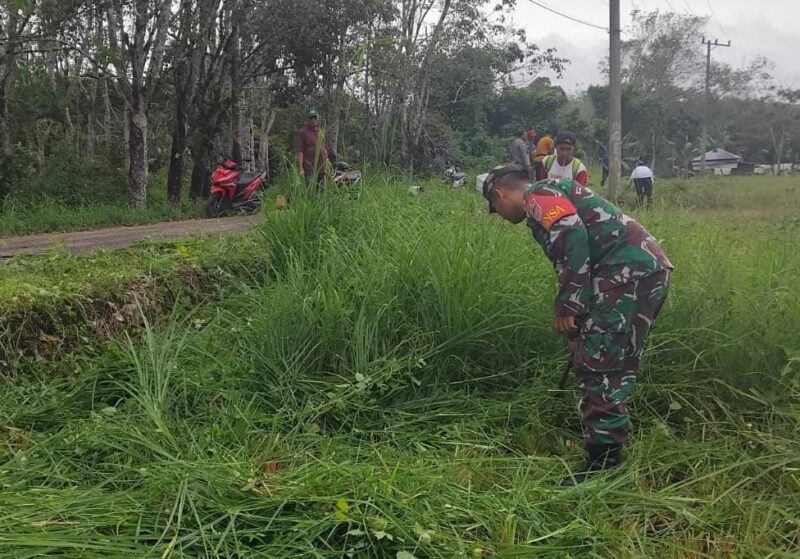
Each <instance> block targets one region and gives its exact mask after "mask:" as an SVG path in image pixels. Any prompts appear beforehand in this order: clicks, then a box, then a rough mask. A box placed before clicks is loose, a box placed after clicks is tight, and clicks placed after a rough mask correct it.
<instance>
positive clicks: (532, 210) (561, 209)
mask: <svg viewBox="0 0 800 559" xmlns="http://www.w3.org/2000/svg"><path fill="white" fill-rule="evenodd" d="M525 212H526V213H527V214H528V217H529V218H531V219H533V220H534V221H536V222H537V223H538V224H539V225H541V226H542V227H544V228H545V230H547V231H550V229H551V228H552V227H553V224H555V223H556V222H557V221H558V220H559V219H561V218H563V217H566V216H568V215H575V214H576V213H578V210H577V209H576V208H575V204H573V203H572V200H570V199H569V198H567V197H561V196H545V195H542V194H529V195H528V198H527V199H526V200H525Z"/></svg>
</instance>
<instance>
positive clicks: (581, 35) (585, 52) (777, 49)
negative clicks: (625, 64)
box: [515, 0, 800, 92]
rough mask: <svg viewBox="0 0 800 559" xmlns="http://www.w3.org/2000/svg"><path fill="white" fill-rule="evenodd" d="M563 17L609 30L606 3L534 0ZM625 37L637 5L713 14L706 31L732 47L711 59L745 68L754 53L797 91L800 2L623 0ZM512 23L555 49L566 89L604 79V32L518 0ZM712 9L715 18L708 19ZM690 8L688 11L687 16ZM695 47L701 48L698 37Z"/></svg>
mask: <svg viewBox="0 0 800 559" xmlns="http://www.w3.org/2000/svg"><path fill="white" fill-rule="evenodd" d="M537 2H539V3H540V4H545V5H547V6H550V7H552V8H553V9H556V10H558V11H560V12H563V13H565V14H567V15H570V16H573V17H576V18H578V19H581V20H584V21H587V22H589V23H593V24H596V25H600V26H603V27H608V17H609V16H608V1H607V0H569V1H566V0H537ZM621 3H622V29H623V35H622V36H623V39H624V38H625V28H626V27H628V26H629V25H630V13H631V10H633V9H634V8H635V7H636V8H639V9H640V10H643V11H651V10H655V9H660V10H662V11H678V12H684V13H694V14H697V15H701V16H711V19H710V21H709V23H708V27H707V33H708V36H709V37H711V38H712V39H717V38H718V39H719V40H720V42H727V41H728V39H730V40H731V43H732V46H731V48H719V49H715V50H714V52H713V54H712V56H713V57H714V59H715V60H721V61H724V62H727V63H729V64H733V65H734V66H743V65H745V64H746V63H747V62H748V61H750V60H752V59H753V58H755V57H756V56H758V55H763V56H766V57H767V58H769V59H770V60H771V61H772V62H773V63H774V65H775V67H774V69H773V70H772V73H773V75H774V76H775V78H776V79H777V80H778V82H779V83H780V84H781V85H783V86H788V87H793V88H800V56H798V49H800V1H798V0H756V1H753V0H622V2H621ZM517 4H518V6H517V9H516V14H515V24H516V25H517V26H518V27H522V28H524V29H525V30H526V32H527V34H528V40H530V41H532V42H534V43H536V44H537V45H539V47H541V48H548V47H556V48H557V49H558V53H559V55H560V56H562V57H564V58H568V59H569V60H570V61H571V64H569V66H568V67H567V69H566V71H565V72H564V76H563V78H562V79H561V80H555V83H558V84H560V85H561V86H562V87H564V88H565V89H566V90H567V91H570V92H573V91H576V90H580V89H585V88H586V86H588V85H590V84H593V83H602V82H603V81H605V80H604V78H603V77H602V76H601V74H600V71H599V70H598V62H599V61H600V60H601V59H602V58H603V57H604V56H606V54H607V52H608V33H607V32H606V31H603V30H601V29H595V28H592V27H588V26H586V25H581V24H579V23H575V22H572V21H570V20H568V19H566V18H564V17H561V16H559V15H556V14H553V13H551V12H548V11H547V10H545V9H543V8H540V7H539V6H536V5H534V4H533V3H532V2H530V0H517ZM712 9H713V15H712ZM690 10H691V12H690ZM697 48H698V49H700V50H702V49H703V48H704V47H703V45H702V44H700V37H698V38H697Z"/></svg>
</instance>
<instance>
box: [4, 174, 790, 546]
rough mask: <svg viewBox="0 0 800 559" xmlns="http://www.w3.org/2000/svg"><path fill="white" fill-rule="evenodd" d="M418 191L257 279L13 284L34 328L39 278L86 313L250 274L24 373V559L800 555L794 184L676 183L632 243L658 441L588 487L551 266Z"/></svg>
mask: <svg viewBox="0 0 800 559" xmlns="http://www.w3.org/2000/svg"><path fill="white" fill-rule="evenodd" d="M406 188H407V187H406V186H405V185H402V184H388V183H387V184H385V185H382V186H380V187H377V186H375V187H373V188H372V189H370V188H369V186H366V187H365V191H364V194H363V195H362V196H361V198H360V199H358V200H344V199H340V198H338V197H337V196H335V195H331V196H326V197H324V198H322V199H319V200H302V199H297V200H296V201H295V203H294V204H293V207H292V209H291V210H290V211H288V212H283V213H278V212H275V211H271V212H270V214H269V215H268V219H267V222H266V224H265V225H264V226H263V228H262V230H261V231H260V232H259V234H258V235H257V237H256V241H255V242H254V241H253V240H252V239H251V240H249V241H247V242H248V243H249V244H247V245H246V248H247V250H246V251H242V252H240V253H236V254H234V253H235V250H234V249H233V248H232V247H233V246H234V244H233V243H232V241H230V240H228V241H212V240H205V241H202V242H198V244H197V245H193V244H191V243H189V244H188V245H187V246H188V249H187V250H185V251H184V250H181V251H178V249H177V247H176V246H174V244H172V245H170V244H158V245H149V244H145V245H144V246H142V247H139V248H138V249H137V248H134V249H130V250H129V251H128V252H126V253H124V255H114V254H100V255H98V256H95V257H90V258H82V257H72V256H66V255H63V254H57V255H50V256H47V257H41V258H38V259H32V260H20V261H12V265H13V266H17V268H16V271H13V270H11V269H6V270H0V292H3V293H4V294H5V298H6V299H8V298H13V297H14V296H17V297H19V293H26V294H27V297H28V299H27V303H26V304H30V305H35V304H36V303H37V301H39V300H40V299H39V298H40V297H44V296H43V295H41V294H39V292H38V291H36V290H33V291H25V290H26V289H27V286H28V285H29V284H30V283H31V282H34V283H35V282H36V281H37V278H40V279H39V280H38V281H39V282H44V284H47V285H44V284H41V285H40V287H41V289H42V290H44V291H47V289H48V285H49V284H48V282H52V281H53V279H50V278H56V277H60V278H61V279H60V280H59V281H60V282H61V283H62V285H66V286H69V287H68V288H65V289H66V291H65V293H69V294H71V293H75V294H79V293H85V292H86V290H87V289H90V288H89V287H87V283H86V280H85V278H86V277H87V276H88V277H92V274H94V278H95V279H93V280H91V281H93V282H96V283H97V285H102V286H103V288H104V289H105V290H107V291H113V289H114V285H117V284H120V283H125V284H129V283H130V282H131V281H134V280H135V279H136V277H137V270H138V271H139V273H142V274H146V273H147V271H148V270H149V271H151V272H152V271H156V270H158V269H165V270H166V269H169V270H171V269H173V268H174V266H175V265H176V263H177V262H181V261H183V260H184V259H186V258H189V259H193V258H197V259H201V257H199V256H198V251H208V252H209V253H213V252H216V253H219V254H229V255H230V257H231V258H233V257H234V256H238V257H239V258H241V259H242V261H243V262H246V263H249V266H250V269H248V268H247V267H244V268H243V269H242V270H241V271H239V272H238V273H235V274H233V273H227V274H218V275H216V276H214V281H215V282H217V284H218V286H219V291H221V292H222V293H223V294H224V295H223V296H220V297H217V298H215V299H214V300H213V302H211V301H209V302H206V303H203V302H202V301H201V302H199V304H198V303H192V304H188V300H187V301H186V303H187V304H181V302H180V297H179V298H178V299H179V301H178V304H177V305H175V307H174V311H173V312H172V314H171V316H169V317H166V318H165V317H160V318H158V319H155V318H154V319H153V321H152V323H149V322H148V323H145V326H144V327H143V330H142V331H140V332H139V334H138V335H137V336H136V337H135V338H131V339H130V340H129V339H128V338H126V337H125V335H124V334H123V335H121V336H118V337H116V338H114V339H112V340H111V341H108V342H104V343H103V344H97V343H92V344H87V347H81V346H77V349H75V350H74V351H71V352H68V353H66V354H64V355H62V356H60V357H59V358H58V359H56V360H52V359H37V358H36V357H35V356H30V357H25V358H24V362H23V363H20V365H19V367H18V370H17V373H15V374H14V375H13V376H12V377H11V378H8V379H7V382H6V384H5V385H4V386H3V388H2V392H1V393H0V444H1V448H2V453H3V455H2V458H1V459H0V460H2V466H0V484H2V491H0V557H15V558H23V557H91V558H99V557H103V558H112V557H113V558H119V557H130V558H141V557H163V558H167V557H172V558H190V557H191V558H194V557H230V558H237V559H243V558H248V557H270V558H272V557H274V558H290V557H308V558H334V557H335V558H345V557H353V558H359V559H372V558H391V559H395V558H396V559H411V558H412V557H416V558H417V559H424V558H448V559H449V558H455V557H465V558H478V557H486V558H489V557H492V558H512V557H514V558H528V557H554V558H556V557H557V558H563V557H576V558H577V557H597V558H605V557H620V558H634V557H635V558H654V557H658V558H660V557H665V558H694V557H697V558H700V557H715V558H717V557H719V558H723V557H724V558H734V557H735V558H739V559H741V558H750V557H752V558H764V557H787V558H788V557H796V556H797V555H798V554H800V520H798V519H800V442H798V437H797V434H798V432H799V431H800V406H798V401H799V400H798V398H800V378H799V375H800V339H799V338H798V335H797V332H798V331H800V300H798V298H797V286H798V278H800V250H798V241H800V220H798V218H797V217H795V216H796V215H797V211H798V210H800V195H799V194H798V187H797V186H796V182H795V181H794V179H791V178H777V179H756V178H754V179H735V180H732V181H727V182H726V181H712V182H711V183H709V184H705V185H704V183H688V184H685V185H683V184H681V183H669V184H665V185H663V187H662V188H659V185H658V184H657V190H656V192H657V195H658V196H659V197H660V199H659V201H658V203H657V204H656V207H655V209H654V210H652V211H649V212H640V213H639V214H638V216H637V217H639V218H640V219H641V220H642V222H643V223H644V224H645V225H646V226H647V227H648V228H649V229H650V230H651V231H652V232H653V233H654V234H655V236H656V237H658V238H659V239H662V240H663V244H664V246H665V249H666V251H667V253H668V254H669V256H670V258H671V259H672V260H673V262H674V263H675V264H676V273H675V281H674V289H673V291H672V293H671V296H670V300H669V302H668V304H667V307H666V309H665V311H664V314H663V316H662V319H661V320H660V321H659V324H658V327H657V329H656V331H655V333H654V334H653V336H652V338H651V343H650V345H649V351H648V353H647V358H646V360H645V365H644V369H643V374H642V377H641V382H640V386H639V389H638V391H637V392H636V395H635V397H634V399H633V402H632V409H633V413H634V418H635V421H636V429H635V437H636V438H635V442H634V444H632V445H631V447H630V449H629V451H628V455H627V457H628V460H627V462H626V465H625V467H624V469H622V470H621V471H619V472H615V473H614V474H613V475H612V476H609V478H608V479H606V480H604V481H600V482H598V483H596V484H592V485H586V486H581V487H577V488H571V489H561V488H560V487H558V486H557V482H558V480H559V479H560V478H561V477H562V476H563V475H565V474H566V473H567V472H568V468H569V467H574V466H576V465H577V464H578V463H579V461H580V460H579V452H578V449H577V448H576V446H575V442H576V441H578V437H577V434H576V432H575V418H574V416H575V412H574V407H575V398H576V396H575V394H574V393H573V390H572V389H571V388H570V390H568V391H567V393H566V394H560V393H558V392H557V391H556V390H555V387H556V385H557V383H558V377H559V375H560V372H561V369H562V368H563V366H564V360H565V357H566V350H565V347H564V343H563V340H561V339H559V338H558V336H556V335H555V334H554V333H553V332H552V331H551V330H550V324H551V322H552V318H551V314H550V313H551V310H550V309H551V298H552V296H553V295H554V292H555V281H554V277H553V274H552V270H551V269H550V266H549V264H548V262H547V261H546V260H545V258H544V256H543V255H541V254H540V252H539V249H538V247H537V246H535V244H534V243H533V242H532V241H531V239H530V238H529V234H528V233H527V231H526V230H525V228H524V227H522V226H520V227H517V228H515V227H513V226H510V225H508V224H505V223H503V222H501V221H500V220H499V219H495V218H492V217H490V216H488V215H486V214H485V211H484V206H483V204H482V203H481V201H480V200H479V199H478V198H477V196H476V195H475V194H474V193H473V192H472V191H461V192H455V191H449V190H445V189H440V188H428V189H426V191H424V192H423V193H422V194H421V195H420V196H419V197H411V196H409V195H408V194H407V192H406ZM248 238H249V237H248ZM182 246H183V245H182ZM184 248H185V247H184ZM256 253H257V254H256ZM48 258H50V259H51V261H50V263H48V260H47V259H48ZM202 258H204V259H207V260H209V261H213V259H212V258H211V255H210V254H208V255H204V256H203V257H202ZM92 259H94V260H92ZM53 263H55V264H53ZM159 266H160V267H161V268H159ZM254 266H255V267H257V269H255V268H253V267H254ZM115 268H117V269H116V271H115ZM17 272H19V273H24V274H27V278H28V280H24V281H23V280H21V279H19V278H21V277H22V276H20V275H18V273H17ZM112 272H115V273H118V274H122V275H124V278H123V277H122V275H120V277H119V278H117V279H114V278H113V277H112ZM245 275H249V276H250V277H244V276H245ZM254 277H255V278H259V280H258V281H253V278H254ZM41 278H45V279H41ZM264 278H266V280H264ZM90 283H91V282H90ZM56 307H57V305H55V306H54V307H53V308H56ZM14 308H15V309H21V308H22V307H21V306H17V307H14ZM7 335H9V334H8V333H7V334H4V335H0V341H2V342H3V343H5V341H6V339H5V338H4V337H3V336H7ZM88 345H91V349H89V347H88Z"/></svg>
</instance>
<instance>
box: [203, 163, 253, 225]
mask: <svg viewBox="0 0 800 559" xmlns="http://www.w3.org/2000/svg"><path fill="white" fill-rule="evenodd" d="M266 181H267V171H262V172H260V173H246V172H243V171H242V170H241V169H239V164H238V163H236V162H235V161H232V160H230V159H228V160H226V161H224V162H223V163H221V164H220V165H219V167H217V168H216V169H215V170H214V172H213V173H212V174H211V193H210V194H209V196H208V202H206V215H207V216H208V217H222V216H225V215H232V214H248V215H249V214H254V213H256V212H258V210H260V209H261V198H260V197H259V195H258V190H259V188H260V187H261V185H262V184H265V183H266Z"/></svg>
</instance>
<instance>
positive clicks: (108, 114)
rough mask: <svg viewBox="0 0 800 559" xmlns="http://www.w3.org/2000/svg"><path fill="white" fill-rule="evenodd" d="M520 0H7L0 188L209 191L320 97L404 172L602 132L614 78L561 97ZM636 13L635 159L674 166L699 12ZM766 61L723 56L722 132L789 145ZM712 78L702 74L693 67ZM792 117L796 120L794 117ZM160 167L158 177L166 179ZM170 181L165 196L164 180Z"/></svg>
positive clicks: (679, 161)
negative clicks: (539, 136)
mask: <svg viewBox="0 0 800 559" xmlns="http://www.w3.org/2000/svg"><path fill="white" fill-rule="evenodd" d="M514 7H515V0H494V1H489V0H458V1H454V0H304V1H303V2H296V1H293V0H2V3H0V174H2V181H0V196H2V197H7V196H15V195H18V194H20V193H23V194H24V193H26V192H28V193H33V192H37V193H43V194H47V195H52V196H56V197H59V198H62V199H64V200H65V201H72V200H85V199H86V198H88V197H91V198H92V199H103V198H108V199H114V200H116V199H119V198H121V197H122V196H125V195H127V198H128V201H129V202H130V204H132V205H133V206H137V207H141V206H144V205H145V204H146V201H147V196H148V191H149V190H152V189H153V187H154V185H155V183H159V184H162V185H163V184H165V185H166V188H165V189H163V190H164V191H165V192H164V195H165V196H166V197H167V198H168V200H169V201H170V202H172V203H178V202H179V201H180V200H181V199H182V198H185V197H187V196H188V197H189V198H190V199H199V198H202V197H204V196H205V194H206V193H207V189H208V182H209V176H210V171H211V168H212V167H213V165H214V164H215V162H216V161H218V160H219V159H220V158H222V157H232V158H233V159H236V160H237V161H241V162H244V165H245V167H253V168H265V167H270V168H271V169H278V168H279V167H281V165H282V163H281V162H282V161H283V160H284V158H285V157H286V156H287V155H288V152H289V151H290V150H291V143H292V136H293V134H294V131H295V129H296V128H297V126H298V125H299V124H300V123H301V121H302V116H301V115H302V114H303V112H304V111H305V109H306V108H307V107H309V106H315V107H317V108H319V109H320V110H321V111H322V114H323V121H324V124H325V128H326V133H327V135H328V139H329V140H330V141H331V142H332V143H334V144H335V145H336V146H337V148H338V149H337V152H338V153H342V154H344V155H345V156H346V157H348V158H352V159H353V160H355V162H358V163H370V164H372V165H375V166H377V167H379V168H388V169H393V170H396V171H397V172H404V173H408V174H418V173H427V172H432V171H437V170H439V169H442V168H443V167H445V166H447V165H450V164H455V165H458V166H461V167H470V168H481V167H487V166H489V165H491V164H493V163H495V162H496V161H498V160H501V159H503V158H504V157H505V149H506V146H507V144H508V143H509V142H510V139H511V137H512V136H513V135H514V134H515V132H516V131H517V130H518V129H519V128H529V127H539V128H546V127H552V126H557V127H560V128H561V129H567V128H569V129H572V130H573V131H575V132H576V133H577V134H578V136H579V138H580V141H581V146H582V148H583V150H584V152H585V156H586V157H594V156H597V155H598V154H602V152H603V151H604V146H605V137H606V135H607V134H606V127H605V107H606V104H607V103H606V95H607V91H606V88H605V87H604V86H592V87H590V88H589V89H588V91H586V92H584V93H582V94H580V95H573V96H569V95H567V94H566V93H565V92H564V91H563V90H562V89H561V88H559V87H555V86H553V85H552V84H551V83H550V81H549V80H548V79H547V78H543V77H542V73H543V72H545V71H548V72H550V73H551V74H555V75H558V74H559V73H560V72H561V71H562V70H563V68H564V67H565V65H566V64H568V61H567V60H564V59H562V58H560V57H559V56H558V53H557V52H556V51H555V50H554V49H541V48H539V47H538V46H537V45H536V44H534V43H533V42H531V41H530V40H529V38H528V37H527V36H526V33H525V31H524V30H522V29H519V28H517V27H515V26H514V25H513V24H512V19H511V17H510V16H511V14H512V11H513V9H514ZM633 15H634V23H635V25H634V27H633V31H632V33H631V39H630V40H629V41H627V42H626V44H625V49H624V53H625V82H626V86H625V93H624V99H623V110H624V114H623V132H624V134H625V146H624V148H625V153H626V156H627V157H628V158H635V157H636V158H638V157H644V158H649V159H650V160H651V161H652V162H653V163H654V164H655V165H656V166H657V167H659V168H663V169H664V172H665V173H666V172H672V170H673V169H678V168H680V167H681V166H684V165H685V164H686V161H687V160H688V159H689V158H690V157H689V156H690V155H692V156H693V154H694V151H696V144H697V140H698V135H699V122H700V121H699V119H700V117H701V116H702V114H701V111H700V108H699V107H700V105H701V103H700V101H701V97H700V94H701V90H702V88H700V87H699V82H698V76H699V75H700V74H702V73H703V72H702V70H703V68H702V64H698V59H697V58H698V57H699V56H700V50H699V49H698V48H696V45H694V44H692V43H691V41H692V40H693V39H692V37H691V33H690V32H691V31H702V28H703V27H704V25H705V23H706V22H705V20H703V19H702V18H697V17H694V16H689V15H682V14H675V13H658V12H653V13H643V12H636V13H634V14H633ZM768 70H769V64H768V62H767V61H764V60H754V61H753V63H752V64H751V65H750V66H748V67H746V68H731V67H729V66H726V65H724V64H716V65H715V66H714V68H713V72H712V77H713V87H712V92H713V95H714V99H715V102H714V103H713V104H712V109H711V113H710V130H711V134H712V138H713V140H714V143H716V144H718V145H721V146H725V147H730V148H731V149H732V150H734V151H738V152H740V153H742V154H743V155H744V156H745V157H746V158H747V159H750V160H753V161H759V162H760V161H764V162H771V161H769V160H772V159H778V160H781V161H783V160H786V159H787V158H791V157H794V154H795V153H796V149H797V148H796V146H798V142H799V141H800V138H798V136H797V135H798V130H800V127H797V126H796V123H797V119H798V106H797V102H798V100H800V93H798V92H797V91H792V90H789V89H782V88H780V87H779V86H778V85H777V84H774V83H773V80H772V79H771V77H770V76H769V72H768ZM698 72H699V73H698ZM793 119H794V120H793ZM154 175H156V176H157V177H158V179H157V180H154ZM160 192H161V190H159V193H160Z"/></svg>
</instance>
